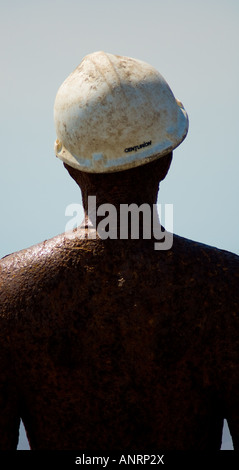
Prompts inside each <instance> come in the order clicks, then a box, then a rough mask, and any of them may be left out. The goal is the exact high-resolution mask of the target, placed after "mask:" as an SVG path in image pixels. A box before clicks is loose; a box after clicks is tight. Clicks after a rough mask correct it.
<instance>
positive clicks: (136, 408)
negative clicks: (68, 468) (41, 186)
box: [0, 139, 239, 452]
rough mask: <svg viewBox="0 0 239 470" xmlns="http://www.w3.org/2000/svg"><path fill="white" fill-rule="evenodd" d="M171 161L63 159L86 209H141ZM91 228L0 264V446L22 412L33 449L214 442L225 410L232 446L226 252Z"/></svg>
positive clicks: (237, 345) (232, 271)
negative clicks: (101, 163)
mask: <svg viewBox="0 0 239 470" xmlns="http://www.w3.org/2000/svg"><path fill="white" fill-rule="evenodd" d="M145 141H146V140H145ZM147 141H149V139H147ZM136 143H137V142H136ZM58 147H59V143H58ZM132 147H133V144H132ZM127 148H129V145H128V146H127ZM140 151H141V150H140ZM145 151H148V148H147V149H146V150H145V148H143V147H142V152H145ZM137 152H139V149H136V150H135V154H137ZM136 156H137V155H136ZM137 158H138V157H137ZM96 160H97V159H96ZM171 160H172V151H168V152H166V153H165V152H164V155H160V158H154V159H153V160H152V161H149V162H147V161H145V162H144V164H142V165H141V164H140V165H138V166H137V165H133V167H129V168H127V169H123V170H122V171H114V172H103V171H101V172H89V171H88V172H87V171H81V170H80V169H79V168H76V167H75V168H74V167H73V166H72V165H69V164H68V163H66V161H65V163H64V165H65V167H66V169H67V170H68V172H69V174H70V175H71V177H72V178H73V179H74V180H75V181H76V183H77V184H78V185H79V186H80V189H81V192H82V200H83V204H84V208H85V212H86V219H87V216H88V215H90V214H88V197H89V196H96V203H97V207H99V206H100V205H102V204H104V203H107V204H109V203H110V204H112V205H114V207H115V208H116V209H117V210H118V209H119V207H120V205H121V204H131V203H134V204H136V205H137V206H141V204H144V203H146V204H148V205H149V206H150V207H152V208H153V205H154V204H156V201H157V194H158V186H159V183H160V181H162V180H163V179H164V177H165V176H166V174H167V172H168V169H169V167H170V164H171ZM99 220H100V217H99V216H98V217H97V223H98V222H99ZM139 223H140V224H141V225H142V220H141V219H140V221H139ZM91 230H92V228H91ZM89 233H90V229H89V227H87V225H86V226H85V228H82V227H79V228H78V229H76V230H75V231H74V232H73V234H72V236H71V237H69V236H67V234H65V233H63V234H62V235H59V236H56V237H55V238H53V239H51V240H47V241H44V242H43V243H40V244H38V245H36V246H33V247H30V248H28V249H25V250H22V251H20V252H17V253H13V254H11V255H8V256H6V257H5V258H3V259H2V260H1V262H0V274H1V281H0V282H1V284H0V449H1V450H13V449H16V447H17V443H18V434H19V423H20V419H22V421H23V423H24V426H25V428H26V432H27V436H28V440H29V444H30V447H31V449H33V450H34V449H36V450H89V451H96V450H98V451H99V450H100V451H102V452H104V451H124V452H126V451H130V452H132V451H133V452H147V451H149V450H159V449H163V450H165V451H166V450H218V449H220V446H221V439H222V428H223V420H224V419H227V421H228V424H229V428H230V432H231V435H232V439H233V444H234V448H235V449H239V333H238V332H239V289H238V285H239V259H238V257H237V256H236V255H234V254H232V253H229V252H226V251H223V250H219V249H216V248H214V247H210V246H207V245H204V244H200V243H197V242H194V241H190V240H187V239H184V238H181V237H179V236H176V235H174V238H173V244H172V247H171V248H170V249H167V250H163V249H162V250H155V249H154V243H155V239H154V236H153V235H152V237H151V238H150V239H145V238H144V237H143V236H142V233H141V236H140V237H139V238H138V239H132V238H130V237H129V238H128V239H120V237H118V238H114V239H110V238H106V239H102V238H100V237H99V236H98V235H97V226H96V237H92V236H90V235H89Z"/></svg>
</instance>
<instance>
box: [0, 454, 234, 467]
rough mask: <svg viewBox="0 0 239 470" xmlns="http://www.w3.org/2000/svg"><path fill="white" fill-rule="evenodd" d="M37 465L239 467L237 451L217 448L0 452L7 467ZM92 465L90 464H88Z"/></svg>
mask: <svg viewBox="0 0 239 470" xmlns="http://www.w3.org/2000/svg"><path fill="white" fill-rule="evenodd" d="M21 465H22V467H21V468H23V469H24V470H26V469H28V468H29V469H34V470H35V469H37V468H41V469H43V470H45V469H44V467H45V468H48V469H49V468H50V467H51V468H54V470H55V469H57V468H58V467H59V468H61V469H62V470H63V469H67V470H68V469H71V468H75V469H76V470H77V469H81V468H82V466H84V467H85V466H88V465H94V466H95V467H96V468H106V469H110V470H111V469H114V468H117V467H120V468H122V469H123V468H125V467H126V468H127V466H128V465H130V466H131V467H132V466H137V467H138V466H139V467H142V468H144V467H145V466H150V468H151V469H154V468H157V469H167V468H172V469H176V468H178V467H179V468H183V469H185V468H190V469H196V468H202V469H203V468H204V467H208V466H209V465H211V468H216V465H220V468H221V467H222V466H223V467H224V466H225V467H224V468H226V469H234V468H237V469H238V468H239V452H238V451H218V452H211V453H210V452H209V453H207V452H163V451H158V452H148V453H147V452H144V453H135V452H131V453H129V452H115V453H114V452H113V453H112V452H107V451H106V452H104V453H102V452H97V451H95V452H93V453H92V452H87V451H85V452H83V451H80V452H77V451H74V452H71V451H61V452H56V451H15V452H0V469H5V468H6V469H7V468H12V469H16V468H20V466H21ZM88 468H89V467H88Z"/></svg>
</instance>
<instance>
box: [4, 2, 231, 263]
mask: <svg viewBox="0 0 239 470" xmlns="http://www.w3.org/2000/svg"><path fill="white" fill-rule="evenodd" d="M0 7H1V15H0V37H1V52H0V55H1V74H0V85H1V86H0V102H1V117H0V120H1V121H0V129H1V166H2V171H1V175H0V194H1V243H0V256H4V255H6V254H8V253H11V252H13V251H16V250H19V249H21V248H25V247H27V246H30V245H33V244H35V243H38V242H40V241H42V240H44V239H47V238H50V237H53V236H54V235H56V234H58V233H61V232H63V231H64V228H65V224H66V222H67V219H66V217H65V208H66V206H67V205H68V204H71V203H79V202H80V201H81V198H80V192H79V190H78V189H77V186H76V185H75V184H74V182H73V181H71V179H70V178H69V176H68V174H67V173H66V171H65V170H64V168H63V164H62V162H60V161H59V160H58V159H56V158H55V156H54V150H53V145H54V140H55V130H54V123H53V104H54V99H55V95H56V92H57V89H58V87H59V86H60V85H61V83H62V81H63V80H64V79H65V78H66V77H67V76H68V75H69V73H70V72H71V71H72V70H73V69H74V68H75V67H76V66H77V65H78V64H79V62H80V61H81V59H82V58H83V57H84V56H85V55H86V54H88V53H91V52H94V51H97V50H104V51H106V52H111V53H115V54H120V55H127V56H132V57H135V58H138V59H141V60H144V61H146V62H149V63H150V64H152V65H153V66H155V67H156V68H157V69H158V70H159V71H160V72H161V73H162V75H163V76H164V77H165V79H166V80H167V81H168V83H169V85H170V86H171V88H172V90H173V92H174V94H175V96H176V97H177V98H178V99H180V100H181V101H182V102H183V104H184V106H185V108H186V110H187V112H188V114H189V121H190V127H189V134H188V137H187V139H186V140H185V142H184V143H183V144H182V145H181V146H180V147H179V148H178V149H176V150H175V152H174V160H173V164H172V167H171V170H170V173H169V175H168V176H167V179H166V180H165V182H164V183H162V188H161V195H160V198H159V202H162V203H169V204H174V231H175V233H178V234H179V235H182V236H185V237H187V238H191V239H195V240H198V241H202V242H204V243H208V244H210V245H214V246H217V247H219V248H223V249H226V250H229V251H233V252H235V253H237V254H238V253H239V244H238V236H239V222H238V207H237V206H238V199H239V197H238V196H239V185H238V176H239V171H238V170H239V158H238V135H239V132H238V108H239V94H238V83H239V60H238V50H239V29H238V19H239V2H238V0H200V2H199V1H198V0H180V1H178V0H167V2H165V1H164V0H147V1H146V0H121V1H120V2H118V1H117V2H114V1H112V0H100V1H99V0H87V1H85V0H82V1H81V0H41V1H40V2H39V1H36V0H23V1H21V2H19V1H18V0H0Z"/></svg>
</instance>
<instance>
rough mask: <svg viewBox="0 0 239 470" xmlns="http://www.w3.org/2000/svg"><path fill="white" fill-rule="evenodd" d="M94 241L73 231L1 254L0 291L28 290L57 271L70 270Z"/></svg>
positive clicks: (81, 260) (57, 275)
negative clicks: (2, 255)
mask: <svg viewBox="0 0 239 470" xmlns="http://www.w3.org/2000/svg"><path fill="white" fill-rule="evenodd" d="M95 242H96V240H87V239H86V238H85V237H84V236H83V235H82V232H81V231H79V230H77V231H73V232H70V233H62V234H61V235H57V236H55V237H54V238H51V239H49V240H45V241H43V242H41V243H38V244H36V245H33V246H31V247H29V248H26V249H23V250H20V251H17V252H14V253H12V254H9V255H6V256H4V257H3V258H2V259H1V260H0V293H1V292H2V293H3V292H6V291H9V289H11V291H13V289H16V290H18V291H19V290H20V289H30V286H34V287H35V286H36V285H38V284H39V283H43V282H45V283H47V279H48V280H49V279H51V280H52V279H54V278H56V277H59V273H60V272H61V273H62V272H63V271H64V270H69V269H71V267H72V266H73V264H74V265H79V264H81V263H82V262H83V263H84V258H85V256H86V254H87V256H89V252H90V251H93V248H92V246H91V245H93V244H94V243H95Z"/></svg>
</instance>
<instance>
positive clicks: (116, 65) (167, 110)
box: [54, 52, 188, 173]
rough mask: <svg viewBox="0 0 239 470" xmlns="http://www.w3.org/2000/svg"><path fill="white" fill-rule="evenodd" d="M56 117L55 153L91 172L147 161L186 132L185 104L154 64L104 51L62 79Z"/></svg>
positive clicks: (175, 143)
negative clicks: (179, 99) (177, 97)
mask: <svg viewBox="0 0 239 470" xmlns="http://www.w3.org/2000/svg"><path fill="white" fill-rule="evenodd" d="M54 119H55V127H56V134H57V140H56V142H55V153H56V155H57V157H59V158H60V159H61V160H63V161H64V162H65V163H67V164H68V165H70V166H72V167H73V168H76V169H79V170H81V171H86V172H90V173H108V172H115V171H121V170H127V169H129V168H133V167H135V166H138V165H142V164H144V163H148V162H150V161H152V160H154V159H156V158H159V157H161V156H163V155H165V154H166V153H169V152H170V151H172V150H173V149H174V148H175V147H177V146H178V145H179V144H180V143H181V142H182V140H183V139H184V138H185V137H186V134H187V131H188V117H187V113H186V111H185V109H184V107H183V105H182V104H181V103H180V102H179V101H178V100H176V99H175V97H174V95H173V93H172V91H171V89H170V88H169V86H168V84H167V82H166V81H165V80H164V78H163V77H162V75H160V73H159V72H158V71H157V70H156V69H155V68H153V67H152V66H151V65H149V64H147V63H145V62H142V61H140V60H136V59H132V58H129V57H122V56H117V55H113V54H106V53H104V52H95V53H93V54H89V55H87V56H86V57H85V58H84V59H83V60H82V62H81V63H80V65H79V66H78V67H77V68H76V70H75V71H74V72H72V73H71V74H70V75H69V77H68V78H67V79H66V80H65V81H64V82H63V84H62V85H61V87H60V88H59V90H58V93H57V95H56V99H55V106H54Z"/></svg>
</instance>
